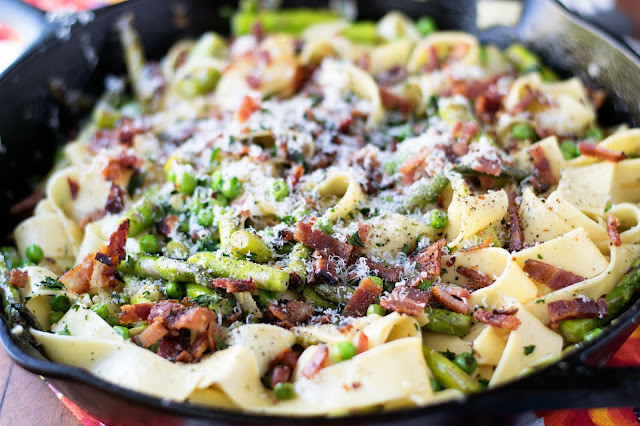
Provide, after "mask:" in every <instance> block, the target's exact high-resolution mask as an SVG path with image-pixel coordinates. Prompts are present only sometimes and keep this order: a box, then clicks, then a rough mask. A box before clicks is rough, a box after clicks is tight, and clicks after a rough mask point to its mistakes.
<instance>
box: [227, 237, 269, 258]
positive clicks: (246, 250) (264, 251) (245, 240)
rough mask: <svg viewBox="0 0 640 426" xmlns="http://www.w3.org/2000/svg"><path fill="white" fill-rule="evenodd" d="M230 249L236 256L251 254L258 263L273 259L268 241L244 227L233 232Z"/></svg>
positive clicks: (230, 238)
mask: <svg viewBox="0 0 640 426" xmlns="http://www.w3.org/2000/svg"><path fill="white" fill-rule="evenodd" d="M229 249H230V251H231V254H232V255H233V256H234V257H237V258H241V257H247V256H250V257H251V260H253V261H255V262H258V263H265V262H268V261H269V260H271V259H273V253H272V252H271V249H270V248H269V246H268V245H267V243H265V242H264V240H263V239H262V238H260V236H259V235H256V234H252V233H251V232H249V231H247V230H244V229H243V230H240V231H236V232H234V233H232V234H231V237H229Z"/></svg>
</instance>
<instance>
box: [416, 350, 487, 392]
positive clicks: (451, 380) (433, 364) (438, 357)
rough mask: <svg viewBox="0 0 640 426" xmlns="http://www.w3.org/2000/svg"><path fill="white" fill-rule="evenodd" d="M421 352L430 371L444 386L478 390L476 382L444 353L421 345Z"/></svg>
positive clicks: (466, 390)
mask: <svg viewBox="0 0 640 426" xmlns="http://www.w3.org/2000/svg"><path fill="white" fill-rule="evenodd" d="M422 352H423V354H424V359H425V360H426V361H427V366H428V367H429V369H430V370H431V373H433V375H434V377H435V378H436V380H438V382H439V383H440V384H441V385H442V386H443V387H444V388H446V389H450V388H451V389H458V390H459V391H462V392H464V393H473V392H478V391H480V385H479V384H478V382H476V381H475V380H473V379H472V378H471V377H470V376H469V375H468V374H467V373H465V372H464V371H463V370H462V369H461V368H460V367H458V366H457V365H456V364H454V363H453V362H452V361H449V360H448V359H447V358H446V357H445V356H444V355H442V354H441V353H438V352H436V351H434V350H433V349H431V348H428V347H426V346H423V347H422Z"/></svg>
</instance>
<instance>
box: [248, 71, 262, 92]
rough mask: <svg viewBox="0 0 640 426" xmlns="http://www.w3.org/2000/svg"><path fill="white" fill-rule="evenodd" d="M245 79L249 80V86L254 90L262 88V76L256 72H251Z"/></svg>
mask: <svg viewBox="0 0 640 426" xmlns="http://www.w3.org/2000/svg"><path fill="white" fill-rule="evenodd" d="M245 80H246V81H247V84H248V85H249V87H251V88H252V89H254V90H257V89H259V88H260V85H261V84H262V80H260V77H259V76H257V75H254V74H249V75H248V76H247V77H246V78H245Z"/></svg>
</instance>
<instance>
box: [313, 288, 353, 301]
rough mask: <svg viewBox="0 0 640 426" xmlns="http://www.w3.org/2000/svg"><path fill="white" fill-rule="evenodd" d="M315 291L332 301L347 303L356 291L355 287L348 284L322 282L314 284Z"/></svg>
mask: <svg viewBox="0 0 640 426" xmlns="http://www.w3.org/2000/svg"><path fill="white" fill-rule="evenodd" d="M313 290H314V291H315V293H316V294H317V295H318V296H320V297H322V298H324V299H326V300H329V301H331V302H334V303H341V304H343V305H346V304H347V303H348V302H349V299H351V296H353V293H354V292H355V291H356V290H355V288H353V287H349V286H346V285H329V284H320V285H316V286H313Z"/></svg>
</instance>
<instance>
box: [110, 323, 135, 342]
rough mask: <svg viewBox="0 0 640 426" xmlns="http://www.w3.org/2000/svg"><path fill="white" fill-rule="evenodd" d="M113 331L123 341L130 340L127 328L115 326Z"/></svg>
mask: <svg viewBox="0 0 640 426" xmlns="http://www.w3.org/2000/svg"><path fill="white" fill-rule="evenodd" d="M113 331H115V332H116V333H118V334H119V335H120V336H122V338H123V339H131V332H130V331H129V329H128V328H127V327H123V326H121V325H116V326H114V327H113Z"/></svg>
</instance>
